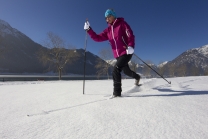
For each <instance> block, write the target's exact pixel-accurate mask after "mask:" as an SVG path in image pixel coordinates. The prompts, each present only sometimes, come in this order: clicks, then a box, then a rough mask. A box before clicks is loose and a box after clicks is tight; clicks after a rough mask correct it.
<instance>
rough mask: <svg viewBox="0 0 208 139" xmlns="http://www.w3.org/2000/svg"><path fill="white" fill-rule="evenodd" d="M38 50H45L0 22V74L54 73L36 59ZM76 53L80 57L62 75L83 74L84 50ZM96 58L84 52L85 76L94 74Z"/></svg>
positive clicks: (3, 22)
mask: <svg viewBox="0 0 208 139" xmlns="http://www.w3.org/2000/svg"><path fill="white" fill-rule="evenodd" d="M40 49H42V50H43V49H47V48H45V47H43V46H41V45H40V44H38V43H36V42H34V41H33V40H31V39H30V38H29V37H27V36H26V35H25V34H23V33H21V32H20V31H18V30H17V29H15V28H12V27H11V26H10V25H9V24H8V23H7V22H5V21H3V20H0V74H22V73H36V74H42V73H45V72H55V71H48V70H47V69H48V67H47V66H44V65H43V64H42V62H41V61H40V60H39V59H38V56H37V53H38V52H39V50H40ZM76 52H77V53H78V54H79V55H80V57H79V58H78V59H77V60H76V61H75V62H73V63H72V64H70V65H67V66H66V67H65V68H64V70H63V72H64V73H66V74H69V73H70V74H83V65H84V50H83V49H78V50H76ZM98 58H99V57H98V56H96V55H94V54H92V53H90V52H86V74H88V75H92V74H96V71H97V70H96V69H95V64H96V61H97V59H98ZM103 62H104V61H103Z"/></svg>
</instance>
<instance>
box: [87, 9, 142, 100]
mask: <svg viewBox="0 0 208 139" xmlns="http://www.w3.org/2000/svg"><path fill="white" fill-rule="evenodd" d="M105 18H106V22H107V23H108V27H107V28H106V29H105V30H104V31H103V32H102V33H100V34H96V33H95V32H94V31H93V29H92V28H91V27H90V24H89V22H88V21H87V22H85V25H84V30H86V31H87V33H88V34H89V35H90V37H91V38H92V39H93V40H94V41H97V42H102V41H107V40H108V41H109V42H110V44H111V47H112V51H113V54H114V57H115V58H116V60H117V62H116V64H115V66H114V69H113V73H112V74H113V86H114V90H113V97H118V96H121V92H122V88H121V85H122V84H121V71H122V70H123V72H124V74H126V75H128V76H130V77H132V78H134V79H135V85H139V80H140V75H138V74H136V73H135V72H133V71H132V70H131V69H130V68H129V65H128V62H129V61H130V60H131V58H132V55H133V53H134V47H135V41H134V34H133V31H132V30H131V28H130V26H129V25H128V24H127V23H126V22H125V21H124V18H117V17H116V13H115V11H114V10H113V9H108V10H106V12H105Z"/></svg>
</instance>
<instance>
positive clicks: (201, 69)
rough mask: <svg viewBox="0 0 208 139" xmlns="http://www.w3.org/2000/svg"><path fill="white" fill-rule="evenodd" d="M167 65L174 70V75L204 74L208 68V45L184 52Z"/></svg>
mask: <svg viewBox="0 0 208 139" xmlns="http://www.w3.org/2000/svg"><path fill="white" fill-rule="evenodd" d="M165 67H166V68H167V69H171V70H172V75H173V76H193V75H204V74H205V72H206V71H207V69H208V45H204V46H202V47H200V48H193V49H190V50H187V51H185V52H183V53H182V54H181V55H179V56H178V57H176V58H175V59H173V60H172V61H170V62H168V63H167V64H166V65H165ZM166 74H168V73H167V70H166ZM169 74H170V72H169Z"/></svg>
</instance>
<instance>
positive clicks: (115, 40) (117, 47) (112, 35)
mask: <svg viewBox="0 0 208 139" xmlns="http://www.w3.org/2000/svg"><path fill="white" fill-rule="evenodd" d="M116 20H117V19H116ZM116 20H115V22H116ZM115 22H114V23H113V25H114V24H115ZM113 25H112V26H111V30H112V36H113V40H114V42H115V45H116V53H117V55H118V57H119V54H118V49H117V48H118V47H117V43H116V40H115V38H114V33H113Z"/></svg>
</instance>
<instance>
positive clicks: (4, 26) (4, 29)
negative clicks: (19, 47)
mask: <svg viewBox="0 0 208 139" xmlns="http://www.w3.org/2000/svg"><path fill="white" fill-rule="evenodd" d="M0 31H1V32H0V33H1V34H0V35H1V36H3V37H5V36H7V35H12V36H15V37H21V36H25V35H24V34H23V33H21V32H20V31H18V30H17V29H15V28H12V27H11V26H10V25H9V23H7V22H5V21H4V20H1V19H0Z"/></svg>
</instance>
